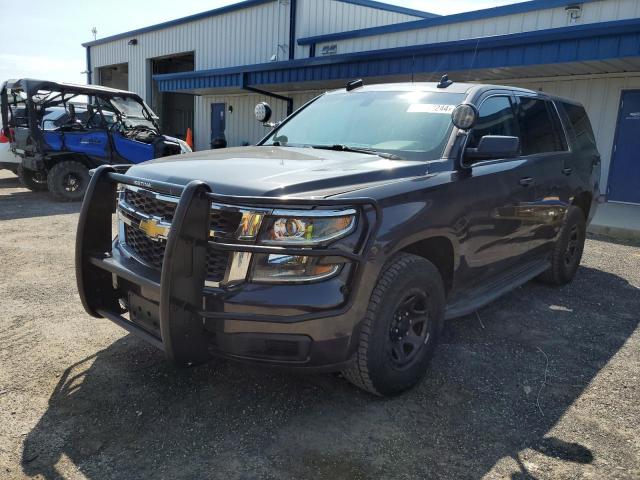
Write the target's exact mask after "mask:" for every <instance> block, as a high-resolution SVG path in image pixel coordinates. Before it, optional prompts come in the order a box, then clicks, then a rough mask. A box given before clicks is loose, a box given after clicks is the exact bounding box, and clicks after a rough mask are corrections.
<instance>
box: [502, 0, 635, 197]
mask: <svg viewBox="0 0 640 480" xmlns="http://www.w3.org/2000/svg"><path fill="white" fill-rule="evenodd" d="M639 3H640V2H639ZM499 83H501V84H505V85H514V86H518V87H523V88H529V89H531V90H542V91H544V92H548V93H551V94H554V95H559V96H562V97H567V98H572V99H574V100H577V101H579V102H580V103H582V104H583V105H584V106H585V108H586V110H587V113H588V114H589V118H590V119H591V123H592V124H593V129H594V133H595V135H596V141H597V144H598V149H599V150H600V155H601V156H602V178H601V185H602V187H601V191H602V193H604V192H605V188H606V183H607V178H608V176H609V169H610V166H611V153H612V151H613V142H614V139H615V138H614V137H615V129H616V123H617V121H618V109H619V106H620V96H621V93H622V91H623V90H630V89H640V74H628V75H598V76H590V77H585V78H580V77H572V78H563V79H553V78H547V79H544V78H543V79H537V80H527V81H519V80H517V79H515V80H507V81H500V82H499Z"/></svg>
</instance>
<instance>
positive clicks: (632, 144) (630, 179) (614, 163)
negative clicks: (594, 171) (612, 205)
mask: <svg viewBox="0 0 640 480" xmlns="http://www.w3.org/2000/svg"><path fill="white" fill-rule="evenodd" d="M639 133H640V90H627V91H624V92H622V101H621V103H620V114H619V116H618V128H617V133H616V139H615V144H614V149H613V157H612V159H611V171H610V172H609V187H608V189H607V200H612V201H614V202H625V203H640V187H639V186H640V156H639V155H638V152H639V151H640V134H639Z"/></svg>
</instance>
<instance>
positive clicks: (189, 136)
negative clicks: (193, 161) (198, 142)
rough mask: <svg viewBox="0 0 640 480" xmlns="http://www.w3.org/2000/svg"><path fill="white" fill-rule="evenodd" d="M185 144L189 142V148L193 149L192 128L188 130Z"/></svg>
mask: <svg viewBox="0 0 640 480" xmlns="http://www.w3.org/2000/svg"><path fill="white" fill-rule="evenodd" d="M185 142H187V145H189V147H191V149H193V133H191V129H190V128H187V137H186V139H185Z"/></svg>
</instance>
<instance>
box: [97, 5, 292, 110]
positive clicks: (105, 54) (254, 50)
mask: <svg viewBox="0 0 640 480" xmlns="http://www.w3.org/2000/svg"><path fill="white" fill-rule="evenodd" d="M278 25H280V26H279V27H278ZM288 28H289V6H288V5H280V2H278V1H277V0H275V1H273V2H270V3H266V4H263V5H258V6H255V7H251V8H243V9H239V10H235V11H232V12H228V13H225V14H221V15H217V16H213V17H208V18H204V19H201V20H196V21H193V22H189V23H184V24H181V25H176V26H173V27H169V28H165V29H161V30H155V31H151V32H147V33H142V34H136V35H132V36H131V37H127V38H123V39H120V40H115V41H112V42H108V43H104V44H100V45H95V46H92V47H91V67H92V70H93V77H94V79H96V80H97V78H96V69H97V68H98V67H102V66H108V65H114V64H118V63H125V62H128V63H129V90H132V91H134V92H136V93H138V94H139V95H141V96H142V97H143V98H147V93H148V92H147V83H148V82H147V69H148V68H149V65H148V59H151V58H156V57H163V56H168V55H174V54H178V53H185V52H195V69H196V70H203V69H211V68H223V67H231V66H237V65H251V64H254V63H263V62H268V61H269V59H270V58H271V56H272V55H273V54H274V53H275V51H276V47H277V45H278V44H286V43H288V39H289V32H288ZM132 38H136V39H137V40H138V44H137V45H127V43H128V42H129V40H130V39H132Z"/></svg>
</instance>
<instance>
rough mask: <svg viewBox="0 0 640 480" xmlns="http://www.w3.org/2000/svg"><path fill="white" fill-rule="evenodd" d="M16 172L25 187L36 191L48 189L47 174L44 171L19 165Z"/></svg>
mask: <svg viewBox="0 0 640 480" xmlns="http://www.w3.org/2000/svg"><path fill="white" fill-rule="evenodd" d="M15 173H16V175H18V180H20V183H21V184H22V185H23V186H24V187H25V188H28V189H29V190H32V191H34V192H43V191H45V190H46V189H47V176H46V174H45V173H44V172H36V171H35V170H30V169H28V168H24V167H23V166H22V165H18V168H17V169H16V172H15Z"/></svg>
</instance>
